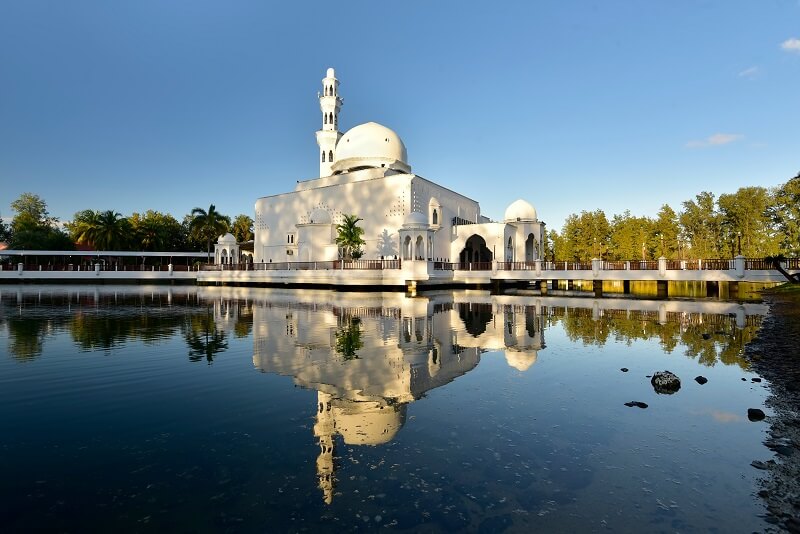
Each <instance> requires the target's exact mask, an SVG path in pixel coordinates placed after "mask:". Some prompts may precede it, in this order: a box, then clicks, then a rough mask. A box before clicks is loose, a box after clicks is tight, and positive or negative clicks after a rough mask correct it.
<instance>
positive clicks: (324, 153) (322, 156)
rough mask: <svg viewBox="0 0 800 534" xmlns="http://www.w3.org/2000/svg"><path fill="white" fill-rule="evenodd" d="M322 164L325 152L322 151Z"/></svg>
mask: <svg viewBox="0 0 800 534" xmlns="http://www.w3.org/2000/svg"><path fill="white" fill-rule="evenodd" d="M322 163H325V151H324V150H323V151H322Z"/></svg>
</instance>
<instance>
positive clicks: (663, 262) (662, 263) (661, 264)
mask: <svg viewBox="0 0 800 534" xmlns="http://www.w3.org/2000/svg"><path fill="white" fill-rule="evenodd" d="M658 274H659V275H660V276H667V258H665V257H664V256H661V257H660V258H658Z"/></svg>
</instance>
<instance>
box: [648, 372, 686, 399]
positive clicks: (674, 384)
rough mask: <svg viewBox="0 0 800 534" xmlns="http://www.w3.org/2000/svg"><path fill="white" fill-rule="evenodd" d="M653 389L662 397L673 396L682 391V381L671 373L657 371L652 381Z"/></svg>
mask: <svg viewBox="0 0 800 534" xmlns="http://www.w3.org/2000/svg"><path fill="white" fill-rule="evenodd" d="M650 384H652V386H653V389H654V390H655V391H656V393H659V394H661V395H672V394H673V393H676V392H677V391H678V390H679V389H681V379H680V378H678V377H677V375H675V374H674V373H672V372H670V371H656V372H655V373H653V378H651V379H650Z"/></svg>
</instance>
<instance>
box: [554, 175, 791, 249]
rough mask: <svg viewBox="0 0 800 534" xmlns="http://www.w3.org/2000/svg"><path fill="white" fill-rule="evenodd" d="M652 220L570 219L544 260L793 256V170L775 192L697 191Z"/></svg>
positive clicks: (595, 215) (594, 214) (585, 214)
mask: <svg viewBox="0 0 800 534" xmlns="http://www.w3.org/2000/svg"><path fill="white" fill-rule="evenodd" d="M681 208H682V209H681V210H680V211H675V210H674V209H673V208H672V207H670V206H669V204H664V205H663V206H661V209H660V210H659V211H658V213H657V214H656V216H655V217H639V216H634V215H631V213H630V211H629V210H625V211H624V212H623V213H622V214H615V215H613V216H612V217H611V219H610V220H609V219H608V217H607V216H606V214H605V213H604V212H603V210H601V209H598V210H595V211H582V212H581V213H580V214H571V215H570V216H569V217H567V219H566V221H565V222H564V226H563V228H562V230H561V232H560V233H559V232H556V231H555V230H551V231H550V232H549V233H548V235H547V238H548V243H547V247H546V250H547V259H548V260H555V261H580V262H586V261H589V260H591V259H592V258H600V259H604V260H612V261H613V260H635V259H643V260H646V259H656V258H659V257H661V256H663V257H665V258H668V259H697V258H703V259H710V258H730V257H732V256H736V255H738V254H741V255H743V256H746V257H767V256H779V255H784V256H787V257H798V256H800V173H798V174H797V176H795V177H794V178H791V179H790V180H788V181H787V182H786V183H784V184H782V185H780V186H778V187H775V188H770V189H767V188H764V187H742V188H740V189H739V190H738V191H736V192H735V193H730V194H722V195H719V197H715V195H714V194H713V193H709V192H707V191H703V192H702V193H699V194H698V195H696V196H695V197H694V198H693V199H690V200H686V201H684V202H682V203H681Z"/></svg>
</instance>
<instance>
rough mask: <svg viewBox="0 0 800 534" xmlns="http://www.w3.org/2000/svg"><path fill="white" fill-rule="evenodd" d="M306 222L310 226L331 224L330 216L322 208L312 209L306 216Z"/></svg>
mask: <svg viewBox="0 0 800 534" xmlns="http://www.w3.org/2000/svg"><path fill="white" fill-rule="evenodd" d="M308 222H309V223H311V224H331V223H332V220H331V214H330V213H328V210H326V209H323V208H314V209H313V210H311V213H309V215H308Z"/></svg>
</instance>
